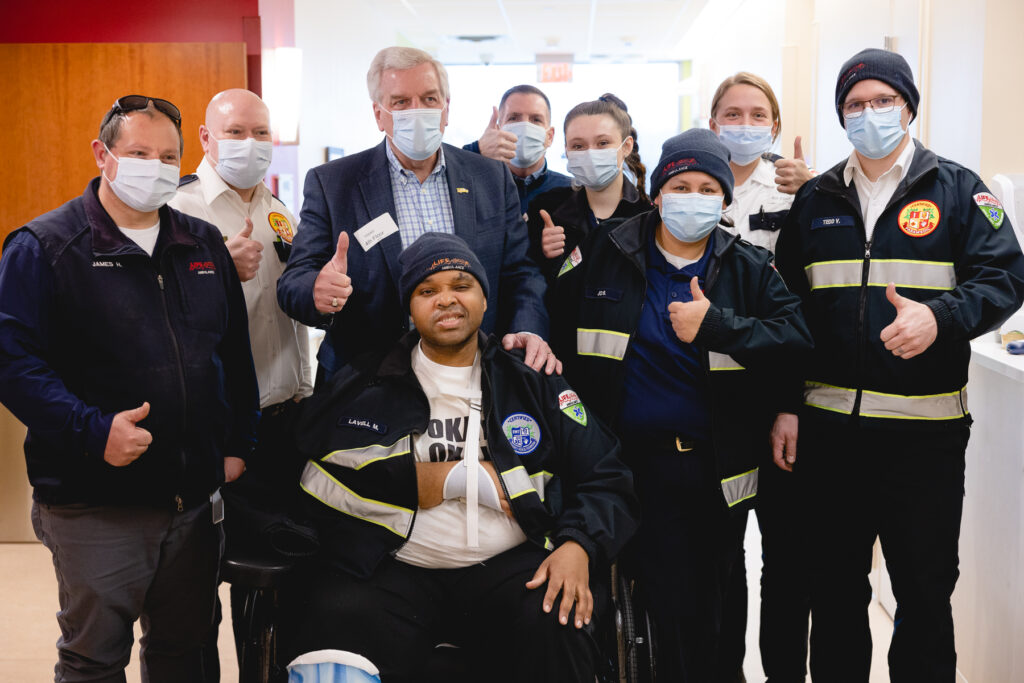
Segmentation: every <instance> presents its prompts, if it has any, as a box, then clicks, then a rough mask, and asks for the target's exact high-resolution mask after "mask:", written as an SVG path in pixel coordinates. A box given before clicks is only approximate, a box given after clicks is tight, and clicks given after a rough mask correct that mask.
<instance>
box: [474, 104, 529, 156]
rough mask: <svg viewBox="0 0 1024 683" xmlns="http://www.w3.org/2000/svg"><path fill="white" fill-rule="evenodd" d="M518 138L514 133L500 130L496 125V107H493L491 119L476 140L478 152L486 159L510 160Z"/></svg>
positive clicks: (513, 154) (514, 152)
mask: <svg viewBox="0 0 1024 683" xmlns="http://www.w3.org/2000/svg"><path fill="white" fill-rule="evenodd" d="M518 139H519V138H518V137H517V136H516V134H515V133H509V132H508V131H505V130H502V129H501V126H499V125H498V108H497V107H495V108H494V112H493V113H492V114H491V120H490V121H489V122H488V123H487V128H484V132H483V134H482V135H481V136H480V140H479V141H478V143H479V145H480V154H482V155H483V156H485V157H487V158H488V159H497V160H498V161H502V162H508V161H512V159H514V158H515V156H516V141H517V140H518Z"/></svg>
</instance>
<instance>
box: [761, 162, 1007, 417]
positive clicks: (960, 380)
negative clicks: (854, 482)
mask: <svg viewBox="0 0 1024 683" xmlns="http://www.w3.org/2000/svg"><path fill="white" fill-rule="evenodd" d="M916 144H917V149H916V150H915V152H914V157H913V161H912V162H911V165H910V168H909V170H908V172H907V174H906V177H905V178H904V179H903V180H902V181H901V182H900V184H899V186H898V187H897V188H896V192H895V193H894V194H893V196H892V199H891V200H890V201H889V203H888V205H887V206H886V208H885V210H884V211H883V212H882V214H881V215H880V216H879V218H878V222H877V223H876V225H875V229H874V233H873V235H872V239H871V240H870V241H868V240H866V239H865V234H866V233H865V230H864V221H863V217H862V216H861V213H860V201H859V200H858V197H857V190H856V187H855V185H854V184H853V183H852V182H851V183H850V185H846V184H845V183H844V182H843V169H844V168H845V166H846V162H845V161H844V162H842V163H840V164H838V165H836V166H835V167H833V168H832V169H830V170H829V171H827V172H826V173H823V174H822V175H820V176H818V177H817V178H812V179H811V180H810V181H809V182H807V183H806V184H805V185H804V186H803V187H802V188H801V189H800V191H799V192H798V194H797V197H796V200H795V202H794V203H793V207H792V208H791V209H790V212H789V216H788V218H787V220H786V224H785V225H784V227H783V229H782V235H781V236H780V238H779V242H778V245H777V246H776V254H777V263H778V268H779V272H780V273H781V274H782V276H783V278H784V279H785V280H786V283H787V284H788V285H789V287H790V289H791V290H793V292H795V293H796V294H798V295H799V296H800V298H801V299H802V300H803V302H804V315H805V316H806V317H807V322H808V325H809V326H810V329H811V333H812V335H813V336H814V352H813V353H811V354H808V355H806V356H805V357H804V358H803V359H802V360H801V362H800V364H799V365H798V366H797V367H796V368H795V369H794V373H795V374H796V375H797V376H798V377H800V378H801V379H802V380H805V383H804V385H803V388H802V390H803V394H804V402H805V405H806V408H805V410H806V411H809V412H810V414H812V415H814V416H815V417H818V418H821V419H825V420H850V419H851V416H853V415H859V416H860V418H861V424H862V425H864V426H865V427H869V428H877V427H891V428H899V429H908V428H909V429H913V428H915V427H916V428H920V427H922V426H927V425H933V424H934V423H935V421H937V420H938V421H947V422H958V421H965V420H969V419H970V418H969V416H968V409H967V401H966V394H965V392H964V391H963V389H964V387H965V385H966V384H967V367H968V364H969V361H970V355H971V348H970V340H971V339H973V338H974V337H977V336H978V335H980V334H982V333H984V332H986V331H988V330H991V329H993V328H994V327H996V326H998V325H999V324H1001V323H1002V322H1003V321H1004V320H1006V318H1007V317H1009V316H1010V315H1011V314H1012V313H1013V312H1014V311H1016V310H1017V309H1018V308H1019V307H1020V305H1021V301H1022V300H1024V256H1022V255H1021V250H1020V247H1019V246H1018V244H1017V239H1016V237H1015V235H1014V232H1013V227H1012V226H1011V225H1010V223H1009V221H1008V220H1006V219H1005V217H1004V216H1003V213H1002V210H1001V208H1000V207H999V204H998V202H997V201H996V200H995V198H994V197H993V196H992V195H991V194H990V193H989V191H988V189H987V188H986V187H985V185H984V184H983V183H982V182H981V180H980V179H979V178H978V176H977V175H976V174H975V173H973V172H972V171H970V170H968V169H966V168H964V167H963V166H960V165H959V164H956V163H954V162H952V161H949V160H947V159H943V158H941V157H938V156H936V155H935V154H934V153H933V152H931V151H930V150H928V149H926V148H925V147H924V146H922V145H921V144H920V143H916ZM890 282H893V283H895V285H896V291H897V293H899V294H900V295H901V296H903V297H906V298H907V299H912V300H913V301H917V302H921V303H924V304H925V305H926V306H928V307H929V308H930V309H931V310H932V312H933V313H934V314H935V320H936V322H937V324H938V336H937V338H936V339H935V341H934V343H932V345H931V346H930V347H929V348H928V349H927V350H926V351H925V352H924V353H922V354H920V355H918V356H916V357H914V358H911V359H903V358H898V357H896V356H895V355H893V353H892V352H891V351H889V350H887V349H886V348H885V345H884V343H883V342H882V340H881V336H880V335H881V332H882V330H883V329H884V328H885V327H886V326H888V325H889V324H890V323H892V322H893V320H894V319H895V317H896V309H895V307H894V306H893V304H892V303H890V302H889V300H888V299H887V298H886V286H887V285H888V283H890ZM797 391H798V392H799V391H800V388H799V387H798V388H797Z"/></svg>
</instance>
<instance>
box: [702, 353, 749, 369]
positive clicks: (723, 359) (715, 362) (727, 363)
mask: <svg viewBox="0 0 1024 683" xmlns="http://www.w3.org/2000/svg"><path fill="white" fill-rule="evenodd" d="M708 367H709V368H710V369H711V370H712V371H714V370H745V369H746V368H744V367H743V366H742V365H740V364H739V363H737V362H736V361H735V360H733V357H732V356H730V355H729V354H726V353H718V352H716V351H708Z"/></svg>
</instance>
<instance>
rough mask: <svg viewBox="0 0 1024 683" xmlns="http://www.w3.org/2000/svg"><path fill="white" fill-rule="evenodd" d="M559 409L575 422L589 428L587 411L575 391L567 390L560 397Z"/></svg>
mask: <svg viewBox="0 0 1024 683" xmlns="http://www.w3.org/2000/svg"><path fill="white" fill-rule="evenodd" d="M558 409H559V410H561V411H562V413H563V414H564V415H565V416H566V417H568V418H569V419H570V420H572V421H573V422H578V423H579V424H581V425H583V426H584V427H586V426H587V411H586V409H585V408H584V407H583V404H582V403H580V397H579V396H577V395H576V392H575V391H573V390H571V389H566V390H565V391H563V392H562V393H560V394H559V395H558Z"/></svg>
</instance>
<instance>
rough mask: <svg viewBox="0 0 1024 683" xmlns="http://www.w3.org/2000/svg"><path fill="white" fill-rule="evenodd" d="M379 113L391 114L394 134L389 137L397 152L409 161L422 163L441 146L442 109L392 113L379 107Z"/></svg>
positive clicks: (409, 110)
mask: <svg viewBox="0 0 1024 683" xmlns="http://www.w3.org/2000/svg"><path fill="white" fill-rule="evenodd" d="M381 111H384V112H387V113H388V114H391V120H392V121H393V122H394V134H393V135H391V136H389V137H391V141H392V142H394V143H395V147H397V148H398V151H400V152H401V153H402V154H404V155H405V156H407V157H409V158H410V159H413V160H414V161H423V160H424V159H427V158H429V157H430V156H431V155H432V154H433V153H434V152H436V151H437V148H438V147H440V146H441V137H442V136H443V135H444V132H443V131H442V130H441V113H442V112H444V108H441V109H401V110H399V111H393V112H392V111H388V110H387V109H384V107H381Z"/></svg>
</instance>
